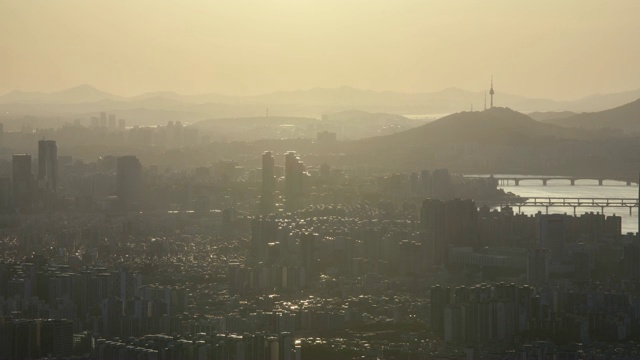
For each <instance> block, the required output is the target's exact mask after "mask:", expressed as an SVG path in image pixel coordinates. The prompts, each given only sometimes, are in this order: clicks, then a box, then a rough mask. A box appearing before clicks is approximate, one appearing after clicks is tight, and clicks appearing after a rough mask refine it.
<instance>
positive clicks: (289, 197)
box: [284, 151, 305, 211]
mask: <svg viewBox="0 0 640 360" xmlns="http://www.w3.org/2000/svg"><path fill="white" fill-rule="evenodd" d="M304 170H305V168H304V163H303V162H302V161H300V158H299V157H298V155H296V152H295V151H289V152H287V153H286V154H285V158H284V186H285V196H286V203H285V205H286V208H287V211H296V210H298V209H300V207H301V206H302V203H301V200H302V195H303V193H304V187H303V185H304Z"/></svg>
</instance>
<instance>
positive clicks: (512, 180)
mask: <svg viewBox="0 0 640 360" xmlns="http://www.w3.org/2000/svg"><path fill="white" fill-rule="evenodd" d="M464 177H465V178H468V179H487V178H494V179H496V180H497V181H498V184H499V185H500V186H508V185H511V184H513V185H515V186H519V185H520V182H521V181H540V182H541V183H542V185H543V186H547V183H548V182H549V181H553V182H556V181H563V182H568V183H569V184H570V185H576V181H580V180H597V181H598V185H600V186H602V185H604V182H605V181H607V180H610V181H621V182H626V184H627V186H631V185H634V184H637V182H634V181H631V180H628V179H616V178H593V177H581V176H541V175H465V176H464ZM578 185H580V184H578Z"/></svg>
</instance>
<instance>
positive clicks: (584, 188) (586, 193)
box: [496, 175, 638, 233]
mask: <svg viewBox="0 0 640 360" xmlns="http://www.w3.org/2000/svg"><path fill="white" fill-rule="evenodd" d="M496 176H497V175H496ZM510 176H511V175H510ZM500 188H502V189H504V190H505V191H509V192H512V193H514V194H516V195H520V196H523V197H527V198H533V197H567V198H635V199H637V198H638V187H637V186H636V185H635V184H634V185H631V186H627V184H626V183H624V182H620V181H614V180H605V182H604V184H603V185H602V186H599V185H598V181H597V180H578V181H576V185H575V186H571V185H570V184H569V181H568V180H549V181H548V182H547V185H546V186H543V185H542V184H541V181H540V180H521V181H520V185H519V186H515V185H513V183H512V184H511V185H508V186H500ZM514 210H515V211H517V210H518V209H517V208H514ZM521 211H522V212H523V213H525V214H535V213H536V212H538V211H541V212H542V213H545V212H546V209H545V207H544V206H542V207H522V208H521ZM576 212H577V215H580V214H584V213H585V212H594V213H596V212H601V209H600V208H599V207H597V208H590V207H579V208H577V210H576ZM553 213H559V214H562V213H567V214H571V215H572V214H573V208H571V207H568V208H562V207H549V214H553ZM604 214H605V215H614V214H615V215H618V216H620V217H622V233H627V232H636V231H638V209H637V208H634V209H633V213H632V215H629V209H628V208H621V207H606V208H604Z"/></svg>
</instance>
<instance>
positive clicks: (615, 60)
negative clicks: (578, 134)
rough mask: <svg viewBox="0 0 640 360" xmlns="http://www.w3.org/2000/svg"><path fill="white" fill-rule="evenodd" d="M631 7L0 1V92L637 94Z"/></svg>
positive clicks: (398, 0)
mask: <svg viewBox="0 0 640 360" xmlns="http://www.w3.org/2000/svg"><path fill="white" fill-rule="evenodd" d="M639 19H640V1H639V0H615V1H611V0H607V1H596V0H593V1H592V0H553V1H547V0H531V1H520V0H486V1H480V0H478V1H472V0H442V1H437V0H185V1H177V0H127V1H124V0H122V1H116V0H75V1H74V0H0V93H5V92H8V91H11V90H15V89H18V90H24V91H54V90H60V89H63V88H67V87H71V86H75V85H79V84H84V83H86V84H91V85H93V86H96V87H97V88H99V89H103V90H105V91H109V92H113V93H116V94H120V95H137V94H140V93H142V92H146V91H157V90H174V91H177V92H181V93H187V94H190V93H203V92H219V93H224V94H239V95H247V94H258V93H265V92H271V91H276V90H297V89H308V88H313V87H336V86H343V85H347V86H353V87H357V88H362V89H371V90H393V91H401V92H423V91H437V90H441V89H444V88H448V87H459V88H464V89H469V90H484V89H485V88H486V87H487V86H488V82H489V79H490V76H491V74H493V75H494V79H495V86H496V88H497V90H498V91H505V92H510V93H515V94H521V95H526V96H531V97H546V98H555V99H574V98H578V97H582V96H586V95H589V94H592V93H597V92H599V93H607V92H616V91H624V90H631V89H637V88H640V71H639V70H638V64H640V44H639V43H638V41H639V39H640V22H639Z"/></svg>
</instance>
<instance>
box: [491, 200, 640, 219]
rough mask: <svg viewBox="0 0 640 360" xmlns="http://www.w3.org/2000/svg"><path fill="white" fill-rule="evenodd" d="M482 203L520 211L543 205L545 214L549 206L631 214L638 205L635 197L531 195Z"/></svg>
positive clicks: (574, 211)
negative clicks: (626, 210)
mask: <svg viewBox="0 0 640 360" xmlns="http://www.w3.org/2000/svg"><path fill="white" fill-rule="evenodd" d="M482 205H487V206H499V207H506V206H509V207H512V208H515V207H517V208H518V212H521V210H522V208H523V207H544V208H545V209H546V212H547V214H548V213H549V208H550V207H565V208H573V215H576V212H577V211H576V210H577V208H600V209H601V212H602V213H604V209H605V208H610V207H613V208H628V209H629V215H631V213H632V210H633V208H637V207H639V205H640V204H639V202H638V199H637V198H578V197H533V198H523V199H521V200H515V199H514V200H509V201H496V202H483V203H482Z"/></svg>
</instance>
